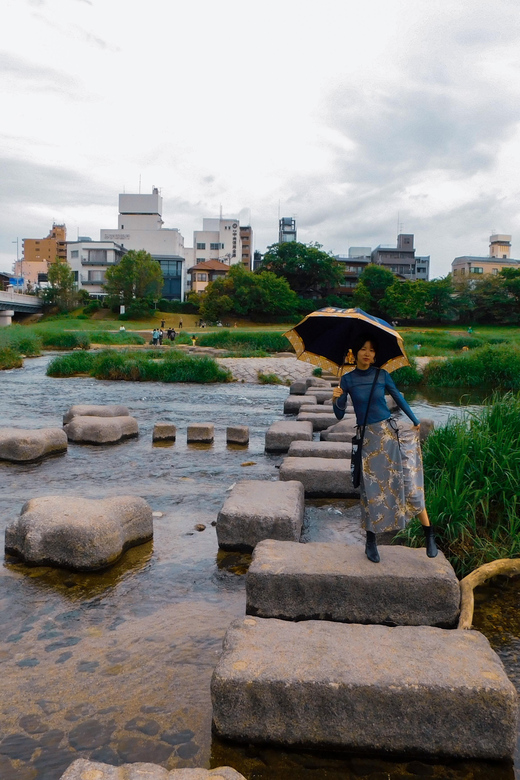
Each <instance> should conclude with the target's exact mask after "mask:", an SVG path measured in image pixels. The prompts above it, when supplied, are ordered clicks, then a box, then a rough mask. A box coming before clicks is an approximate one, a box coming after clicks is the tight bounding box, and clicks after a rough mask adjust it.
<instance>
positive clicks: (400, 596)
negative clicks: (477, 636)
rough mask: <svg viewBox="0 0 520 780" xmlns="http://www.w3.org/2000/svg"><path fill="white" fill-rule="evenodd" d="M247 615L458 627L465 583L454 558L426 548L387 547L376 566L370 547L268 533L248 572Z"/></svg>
mask: <svg viewBox="0 0 520 780" xmlns="http://www.w3.org/2000/svg"><path fill="white" fill-rule="evenodd" d="M246 594H247V610H246V611H247V613H248V614H250V615H259V616H260V617H270V618H283V619H284V620H316V619H319V620H335V621H339V622H343V623H385V624H388V625H399V626H441V627H443V628H453V627H455V626H456V624H457V620H458V617H459V611H460V586H459V581H458V579H457V577H456V575H455V572H454V571H453V568H452V566H451V564H450V563H449V562H448V561H447V560H446V558H445V557H444V555H443V554H442V553H441V552H439V555H438V556H437V557H436V558H427V557H426V550H425V549H424V548H420V549H412V548H411V547H383V548H381V563H380V564H378V565H377V566H376V565H374V564H373V563H372V562H371V561H369V560H368V558H367V557H366V555H365V550H364V547H363V546H361V545H357V544H352V545H346V544H337V543H334V542H326V543H324V542H319V543H311V544H295V543H294V542H277V541H274V540H272V539H267V540H266V541H264V542H260V543H259V544H258V545H257V546H256V547H255V551H254V553H253V562H252V564H251V566H250V567H249V571H248V573H247V577H246Z"/></svg>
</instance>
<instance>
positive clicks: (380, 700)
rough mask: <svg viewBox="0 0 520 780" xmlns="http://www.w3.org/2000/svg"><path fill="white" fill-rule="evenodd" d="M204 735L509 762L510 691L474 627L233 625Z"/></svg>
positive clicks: (513, 719) (251, 621)
mask: <svg viewBox="0 0 520 780" xmlns="http://www.w3.org/2000/svg"><path fill="white" fill-rule="evenodd" d="M211 694H212V702H213V727H214V730H215V732H216V733H217V734H218V735H219V736H222V737H225V738H228V739H232V740H237V741H240V742H247V743H274V744H279V745H284V746H293V745H294V746H296V745H297V746H299V747H303V748H318V747H319V748H338V749H342V750H348V751H356V752H368V753H370V754H373V753H374V751H377V752H380V753H394V754H401V755H403V754H412V755H413V754H415V755H423V756H428V757H431V758H440V757H444V756H448V757H453V758H476V759H491V760H510V759H511V758H512V756H513V754H514V750H515V746H516V740H517V731H516V724H517V710H518V703H517V693H516V691H515V688H514V686H513V685H512V683H511V682H510V681H509V680H508V678H507V675H506V673H505V671H504V667H503V665H502V662H501V661H500V659H499V657H498V656H497V655H496V653H495V652H494V651H493V650H492V649H491V647H490V645H489V642H488V640H487V639H486V638H485V636H483V635H482V634H480V633H479V632H478V631H457V630H454V631H450V630H446V629H442V628H433V627H430V626H397V627H395V628H389V627H388V626H362V625H357V624H346V623H331V622H327V621H320V620H317V621H316V620H310V621H303V622H300V623H292V622H288V621H285V620H274V619H271V620H265V619H262V618H255V617H246V618H243V619H241V620H237V621H236V622H234V623H233V624H232V625H231V627H230V628H229V629H228V631H227V633H226V636H225V639H224V649H223V653H222V655H221V657H220V660H219V662H218V664H217V667H216V669H215V671H214V673H213V679H212V681H211Z"/></svg>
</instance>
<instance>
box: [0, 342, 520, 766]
mask: <svg viewBox="0 0 520 780" xmlns="http://www.w3.org/2000/svg"><path fill="white" fill-rule="evenodd" d="M48 359H49V357H48V356H46V357H43V358H37V359H35V360H31V361H26V366H25V368H24V369H23V370H19V371H11V372H2V373H1V374H0V390H1V392H0V426H3V427H5V426H9V425H14V426H19V427H45V426H53V427H57V426H61V417H62V414H63V412H64V411H65V410H66V409H67V408H68V406H70V405H71V404H74V403H102V404H105V403H123V404H126V405H127V406H128V407H129V408H130V410H131V413H132V414H134V415H135V416H136V417H137V418H138V421H139V428H140V436H139V438H138V439H133V440H129V441H126V442H124V443H122V444H120V445H117V446H115V447H109V446H105V447H90V446H77V445H70V446H69V450H68V453H67V454H66V455H63V456H59V457H56V458H52V459H50V460H46V461H43V462H42V463H39V464H32V465H24V466H19V465H9V464H0V526H1V529H4V528H5V525H6V524H7V522H8V521H9V520H10V519H11V518H13V517H15V516H16V515H17V514H18V513H19V511H20V508H21V506H22V504H23V503H24V501H26V500H27V499H28V498H31V497H35V496H42V495H54V494H59V495H64V494H65V495H71V496H75V495H78V496H79V495H81V496H84V497H89V498H95V497H101V496H108V495H122V494H132V495H140V496H142V497H143V498H145V499H146V500H147V501H148V502H149V504H150V505H151V507H152V509H153V510H154V512H156V513H160V516H157V517H155V519H154V540H153V542H150V543H148V544H145V545H142V546H140V547H136V548H133V549H131V550H129V551H128V552H126V553H125V555H124V556H123V558H122V559H121V560H120V561H119V563H118V564H116V565H115V566H114V567H112V568H111V569H110V570H108V571H106V572H101V573H94V574H78V573H70V572H66V571H60V570H55V569H51V568H48V567H40V568H29V567H26V566H23V565H21V564H18V563H16V562H14V560H13V559H10V560H8V561H4V564H3V566H2V568H1V569H0V625H1V627H2V630H1V631H0V670H1V671H2V677H3V679H2V683H3V685H2V688H3V696H2V699H1V703H0V778H1V780H57V778H59V777H60V776H61V774H62V772H63V771H64V769H65V768H66V767H67V766H68V765H69V764H70V763H71V762H72V761H73V760H74V759H75V758H77V757H78V756H82V757H91V758H94V759H97V760H101V761H106V762H108V763H122V762H126V761H152V762H155V763H159V764H162V765H163V766H165V767H167V768H174V767H188V766H210V765H211V766H218V765H221V764H229V765H231V766H234V767H235V768H236V769H238V770H240V771H242V772H243V773H244V775H245V776H246V777H247V778H249V779H250V780H253V778H256V779H258V778H262V780H263V778H271V779H272V778H280V779H281V778H284V779H285V778H294V779H295V780H296V778H304V779H305V778H315V780H325V778H327V779H329V778H334V779H336V778H338V780H339V778H347V780H348V779H349V778H358V777H370V778H372V780H379V779H380V778H385V780H386V778H392V779H393V778H411V777H419V776H421V777H437V778H441V777H442V778H468V780H469V778H474V779H475V780H476V779H477V778H479V779H480V778H492V779H493V780H505V779H506V778H508V780H509V779H510V778H513V777H514V776H515V775H514V771H513V768H512V767H509V766H506V767H504V766H492V765H488V764H482V763H479V764H474V763H473V764H472V763H467V762H466V763H460V762H459V763H455V764H450V765H449V766H446V765H440V764H431V763H428V762H422V761H413V760H407V761H402V762H399V761H386V760H382V759H380V758H370V757H368V758H367V757H362V758H361V757H346V756H340V755H335V756H328V755H321V754H312V753H298V752H287V751H282V750H276V749H271V748H256V747H255V748H251V747H248V746H246V747H240V746H233V745H229V744H225V743H223V742H221V741H219V740H216V739H212V735H211V705H210V697H209V681H210V678H211V673H212V670H213V668H214V665H215V663H216V660H217V658H218V654H219V651H220V646H221V641H222V637H223V635H224V632H225V630H226V628H227V626H228V625H229V623H230V622H231V621H232V620H233V619H234V618H236V617H239V616H241V615H243V612H244V606H245V593H244V577H243V576H242V575H243V573H244V572H245V570H246V568H247V565H248V562H249V557H248V556H246V555H241V554H234V553H229V554H218V553H217V542H216V534H215V529H214V526H212V522H214V521H215V519H216V515H217V512H218V510H219V508H220V507H221V505H222V503H223V501H224V499H225V496H226V491H227V490H228V488H229V487H230V486H231V485H232V484H233V483H234V482H236V481H237V480H239V479H244V478H253V479H277V466H278V465H279V463H280V460H281V459H280V458H277V457H273V456H267V455H265V454H264V451H263V446H264V434H265V430H266V428H267V426H268V425H270V423H271V422H273V421H274V420H276V419H280V418H281V417H282V414H281V410H282V407H283V399H284V398H285V396H286V394H287V388H284V387H278V386H256V385H238V384H233V385H214V386H211V385H210V386H200V385H161V384H156V383H146V384H134V383H124V382H117V383H115V382H99V381H96V380H92V379H79V378H75V379H50V378H47V377H45V375H44V371H45V366H46V364H47V362H48ZM412 406H413V407H414V409H415V410H416V412H417V413H419V414H422V415H423V416H430V417H432V416H433V417H435V418H436V419H438V420H440V419H443V418H444V416H445V414H446V407H445V406H436V405H435V402H434V403H432V402H431V401H428V400H427V399H425V398H418V399H417V400H416V401H414V402H413V403H412ZM457 408H458V407H457V404H456V402H455V401H454V402H453V406H452V407H450V409H452V410H453V411H454V412H456V411H457ZM159 420H161V421H171V422H174V423H175V424H176V425H177V428H178V440H177V442H176V443H175V444H174V445H172V446H170V447H165V446H161V447H156V446H153V445H152V441H151V435H152V429H153V424H154V423H155V422H157V421H159ZM188 422H214V423H215V443H214V445H212V446H206V445H198V446H190V445H187V444H186V425H187V424H188ZM237 423H243V424H246V425H249V426H250V433H251V440H250V444H249V447H247V448H237V447H235V448H228V447H227V446H226V444H225V427H226V425H228V424H237ZM244 463H252V464H253V465H249V466H245V465H242V464H244ZM198 524H202V525H204V526H205V529H204V530H203V531H197V530H195V526H197V525H198ZM360 538H361V537H360V533H359V528H358V521H357V506H356V502H351V501H343V502H342V501H313V502H308V506H307V510H306V521H305V529H304V540H305V541H312V540H317V539H320V540H327V541H332V540H336V539H337V540H342V541H351V542H355V541H357V540H359V539H360ZM513 592H514V593H515V594H516V595H517V591H513ZM516 595H515V598H516ZM483 630H485V631H486V633H488V630H487V628H486V626H484V627H483ZM512 630H513V634H512V637H513V638H512V639H511V641H512V642H513V644H514V642H518V641H519V640H518V639H515V637H518V636H519V635H520V632H519V631H517V626H516V625H515V627H514V629H512ZM515 632H516V633H515ZM488 635H490V637H491V638H492V639H493V641H495V639H494V637H495V634H494V633H493V631H491V630H490V632H489V633H488ZM508 636H509V634H508ZM506 644H507V643H506ZM501 648H502V646H501ZM500 652H502V649H500ZM503 657H504V662H505V663H506V666H507V668H508V670H509V672H510V675H511V677H512V679H513V680H514V682H515V683H517V682H518V678H519V676H520V672H519V671H518V670H519V669H520V665H519V664H518V663H517V660H516V651H515V653H513V652H512V651H511V653H509V651H507V652H504V656H503ZM519 777H520V774H519Z"/></svg>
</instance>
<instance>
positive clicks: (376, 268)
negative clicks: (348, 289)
mask: <svg viewBox="0 0 520 780" xmlns="http://www.w3.org/2000/svg"><path fill="white" fill-rule="evenodd" d="M395 281H396V278H395V276H394V274H393V273H392V272H391V271H389V270H388V268H383V266H382V265H375V264H374V263H369V265H367V267H366V268H365V269H364V270H363V273H362V274H361V276H360V277H359V282H358V283H357V285H356V288H355V290H354V296H353V302H354V306H359V307H360V308H361V309H364V310H365V311H367V312H370V313H371V314H377V313H379V314H384V313H385V312H383V310H382V308H381V301H382V299H383V298H384V296H385V293H386V291H387V289H388V287H391V285H393V284H394V282H395Z"/></svg>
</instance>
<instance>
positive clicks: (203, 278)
mask: <svg viewBox="0 0 520 780" xmlns="http://www.w3.org/2000/svg"><path fill="white" fill-rule="evenodd" d="M197 281H198V282H207V281H208V275H207V274H197Z"/></svg>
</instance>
